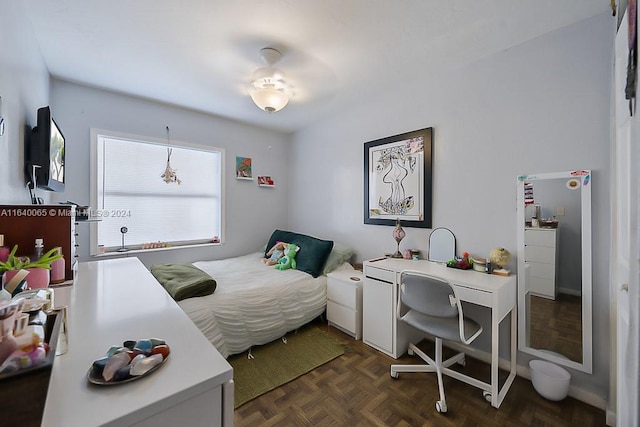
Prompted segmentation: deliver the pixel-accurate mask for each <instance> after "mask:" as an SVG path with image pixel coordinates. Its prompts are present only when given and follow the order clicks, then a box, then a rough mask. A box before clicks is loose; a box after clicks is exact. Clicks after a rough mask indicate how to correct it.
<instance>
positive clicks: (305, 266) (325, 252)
mask: <svg viewBox="0 0 640 427" xmlns="http://www.w3.org/2000/svg"><path fill="white" fill-rule="evenodd" d="M278 241H280V242H287V243H295V244H296V245H297V246H300V251H298V253H297V254H296V263H297V265H296V270H300V271H304V272H305V273H309V274H310V275H312V276H313V277H318V276H320V275H321V274H323V268H324V265H325V263H326V262H327V258H328V257H329V254H330V253H331V249H333V241H332V240H321V239H318V238H315V237H311V236H307V235H306V234H300V233H294V232H293V231H284V230H276V231H274V232H273V233H272V234H271V237H270V238H269V242H268V243H267V246H266V247H267V248H272V247H273V245H275V244H276V242H278ZM267 250H268V249H267ZM265 258H268V257H267V254H266V252H265Z"/></svg>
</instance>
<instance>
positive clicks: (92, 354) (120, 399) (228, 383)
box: [24, 258, 233, 427]
mask: <svg viewBox="0 0 640 427" xmlns="http://www.w3.org/2000/svg"><path fill="white" fill-rule="evenodd" d="M55 305H56V306H57V307H59V306H61V305H66V306H68V331H69V332H68V352H67V353H66V354H62V355H60V356H57V357H56V358H55V361H54V363H53V368H52V370H51V379H50V382H49V390H48V393H47V400H46V403H45V409H44V415H43V418H42V426H44V427H49V426H50V427H62V426H64V427H75V426H82V427H91V426H134V425H135V426H138V427H146V426H158V425H161V426H178V425H189V426H203V427H204V426H231V425H233V380H232V376H233V368H232V367H231V365H229V363H228V362H227V361H226V360H225V359H224V358H223V357H222V356H221V355H220V353H219V352H218V351H217V350H216V349H215V347H213V345H211V343H210V342H209V341H208V340H207V339H206V338H205V336H204V335H203V334H202V333H201V332H200V330H199V329H198V328H197V327H196V326H195V324H194V323H193V322H192V321H191V320H190V319H189V317H187V315H186V314H185V313H184V311H182V309H181V308H180V307H179V306H178V304H176V302H175V301H174V300H173V299H172V298H171V297H170V296H169V294H168V293H167V292H166V291H165V290H164V289H163V288H162V287H161V286H160V284H158V282H157V281H156V280H155V278H154V277H153V276H152V275H151V273H150V272H149V271H148V270H147V269H146V268H145V267H144V266H143V265H142V263H141V262H140V261H139V260H138V259H137V258H124V259H114V260H107V261H97V262H87V263H80V264H79V268H78V274H77V277H76V280H75V284H74V285H73V286H70V287H66V288H64V287H63V288H57V289H56V290H55ZM144 338H161V339H164V340H165V341H166V342H167V344H168V345H169V346H170V347H171V354H170V356H169V358H168V359H167V361H166V363H165V364H164V365H163V366H162V367H161V368H160V369H158V370H157V371H156V372H154V373H153V374H151V375H149V376H148V377H146V378H141V379H140V380H138V381H132V382H129V383H126V384H118V385H112V386H98V385H93V384H90V383H89V381H88V380H87V378H86V374H87V371H88V370H89V367H90V366H91V363H92V362H93V360H95V359H98V358H100V357H102V356H103V355H104V353H105V352H106V351H107V349H108V348H109V347H110V346H111V345H121V344H122V342H123V341H125V340H129V339H144ZM24 398H28V396H24Z"/></svg>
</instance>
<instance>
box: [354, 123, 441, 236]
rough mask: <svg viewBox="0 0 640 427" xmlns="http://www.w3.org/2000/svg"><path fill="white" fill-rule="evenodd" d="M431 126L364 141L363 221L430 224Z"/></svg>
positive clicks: (386, 223)
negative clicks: (397, 221)
mask: <svg viewBox="0 0 640 427" xmlns="http://www.w3.org/2000/svg"><path fill="white" fill-rule="evenodd" d="M432 151H433V128H425V129H421V130H416V131H413V132H407V133H403V134H400V135H395V136H390V137H387V138H382V139H377V140H375V141H369V142H366V143H365V144H364V223H365V224H376V225H395V223H396V220H397V219H399V220H400V221H401V223H402V225H403V226H405V227H417V228H431V219H432V212H431V211H432V182H433V165H432V158H433V156H432Z"/></svg>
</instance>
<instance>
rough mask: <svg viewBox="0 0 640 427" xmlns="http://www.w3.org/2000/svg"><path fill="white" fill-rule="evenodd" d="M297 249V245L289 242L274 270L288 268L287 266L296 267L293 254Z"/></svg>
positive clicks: (294, 254)
mask: <svg viewBox="0 0 640 427" xmlns="http://www.w3.org/2000/svg"><path fill="white" fill-rule="evenodd" d="M299 249H300V247H299V246H297V245H295V244H293V243H289V244H288V245H287V247H286V248H285V250H284V256H283V257H282V258H280V261H278V264H277V265H276V270H288V269H289V268H296V260H295V256H296V253H297V252H298V250H299Z"/></svg>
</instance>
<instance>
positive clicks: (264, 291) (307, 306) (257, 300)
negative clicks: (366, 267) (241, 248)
mask: <svg viewBox="0 0 640 427" xmlns="http://www.w3.org/2000/svg"><path fill="white" fill-rule="evenodd" d="M275 241H286V242H290V243H295V244H297V245H298V246H300V251H299V252H298V253H297V255H296V257H295V258H296V260H297V264H298V265H297V268H296V269H288V270H277V269H276V268H275V267H274V266H267V265H265V264H264V263H263V262H262V261H261V260H262V258H264V257H265V252H263V251H260V252H254V253H251V254H248V255H243V256H238V257H234V258H228V259H222V260H214V261H199V262H195V263H193V265H194V266H195V267H197V268H198V269H200V270H202V271H204V272H205V273H207V274H208V275H209V276H211V277H212V278H213V279H215V282H216V286H215V291H214V292H213V293H211V294H210V295H206V296H199V297H193V298H186V299H182V300H180V301H178V304H179V305H180V307H181V308H182V309H183V310H184V312H185V313H186V314H187V315H188V316H189V318H190V319H191V320H192V321H193V322H194V323H195V324H196V326H197V327H198V328H199V329H200V330H201V331H202V333H203V334H204V335H205V336H206V337H207V339H208V340H209V341H210V342H211V343H212V344H213V345H214V346H215V347H216V349H217V350H218V351H219V352H220V354H222V356H224V357H225V358H226V357H228V356H230V355H232V354H237V353H242V352H244V351H246V350H249V349H250V348H251V347H252V346H255V345H262V344H266V343H268V342H271V341H273V340H276V339H279V338H281V337H283V336H285V335H286V333H287V332H290V331H292V330H295V329H297V328H299V327H301V326H303V325H305V324H306V323H308V322H310V321H311V320H313V319H315V318H316V317H318V316H319V315H321V314H322V313H323V312H324V310H325V307H326V303H327V290H326V288H327V277H326V273H328V272H330V271H333V270H344V269H350V270H353V267H352V266H351V265H350V264H349V263H348V262H347V261H348V260H349V259H350V258H351V256H352V255H353V253H354V252H353V251H352V250H351V249H350V248H348V247H346V246H343V245H340V244H335V245H334V243H333V242H331V241H323V240H320V239H316V238H313V237H310V236H306V235H301V234H298V233H292V232H286V231H281V230H276V231H275V232H274V234H273V235H272V236H271V238H270V239H269V243H268V244H267V247H272V246H273V243H274V242H275ZM305 250H306V251H305ZM152 271H153V269H152Z"/></svg>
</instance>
